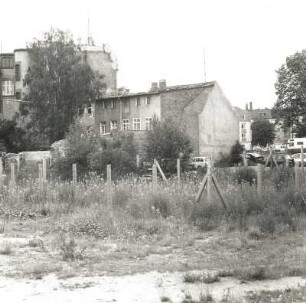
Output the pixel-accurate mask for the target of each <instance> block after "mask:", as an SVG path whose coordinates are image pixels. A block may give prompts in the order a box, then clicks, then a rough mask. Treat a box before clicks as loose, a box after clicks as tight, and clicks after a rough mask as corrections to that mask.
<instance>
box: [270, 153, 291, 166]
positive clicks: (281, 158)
mask: <svg viewBox="0 0 306 303" xmlns="http://www.w3.org/2000/svg"><path fill="white" fill-rule="evenodd" d="M273 157H274V160H275V161H276V163H277V165H278V166H281V167H282V166H285V165H286V163H287V162H288V165H289V166H293V165H294V159H293V158H292V157H291V156H290V155H287V154H285V153H275V154H274V155H273Z"/></svg>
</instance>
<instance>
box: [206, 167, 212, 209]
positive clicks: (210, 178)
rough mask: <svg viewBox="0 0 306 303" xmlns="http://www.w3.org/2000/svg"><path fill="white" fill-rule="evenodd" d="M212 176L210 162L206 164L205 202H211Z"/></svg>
mask: <svg viewBox="0 0 306 303" xmlns="http://www.w3.org/2000/svg"><path fill="white" fill-rule="evenodd" d="M211 190H212V174H211V162H210V161H209V162H208V165H207V201H208V203H210V202H211V193H212V191H211Z"/></svg>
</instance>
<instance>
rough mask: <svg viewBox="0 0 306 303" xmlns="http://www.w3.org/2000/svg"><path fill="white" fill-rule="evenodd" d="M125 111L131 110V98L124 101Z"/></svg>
mask: <svg viewBox="0 0 306 303" xmlns="http://www.w3.org/2000/svg"><path fill="white" fill-rule="evenodd" d="M123 112H124V113H129V112H130V100H129V99H127V100H124V101H123Z"/></svg>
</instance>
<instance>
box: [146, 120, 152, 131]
mask: <svg viewBox="0 0 306 303" xmlns="http://www.w3.org/2000/svg"><path fill="white" fill-rule="evenodd" d="M151 129H153V125H152V118H146V130H151Z"/></svg>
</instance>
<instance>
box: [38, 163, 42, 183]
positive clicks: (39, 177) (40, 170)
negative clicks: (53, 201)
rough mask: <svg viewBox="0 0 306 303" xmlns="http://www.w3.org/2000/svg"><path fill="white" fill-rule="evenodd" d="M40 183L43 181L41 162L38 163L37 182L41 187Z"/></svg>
mask: <svg viewBox="0 0 306 303" xmlns="http://www.w3.org/2000/svg"><path fill="white" fill-rule="evenodd" d="M42 183H43V166H42V164H41V163H39V164H38V184H39V187H40V188H41V187H42Z"/></svg>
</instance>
